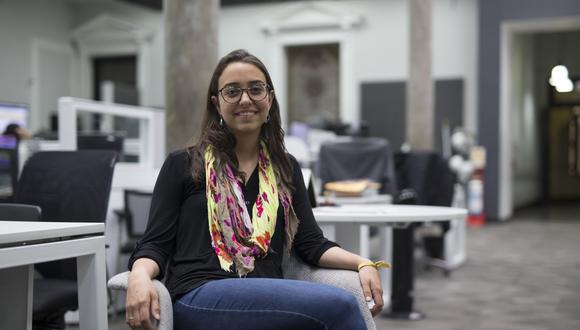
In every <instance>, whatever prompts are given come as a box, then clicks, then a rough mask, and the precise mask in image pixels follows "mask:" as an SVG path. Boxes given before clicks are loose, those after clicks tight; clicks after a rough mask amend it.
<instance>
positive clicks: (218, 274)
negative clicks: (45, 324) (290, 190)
mask: <svg viewBox="0 0 580 330" xmlns="http://www.w3.org/2000/svg"><path fill="white" fill-rule="evenodd" d="M290 158H291V160H292V163H293V168H294V173H293V176H292V182H293V185H294V187H295V191H294V194H293V198H292V204H293V206H294V211H295V212H296V215H297V216H298V219H300V224H299V226H298V231H297V233H296V236H295V238H294V246H293V248H294V250H295V252H296V253H297V254H298V256H299V257H301V258H302V259H303V260H304V261H305V262H307V263H309V264H312V265H317V264H318V261H319V259H320V257H321V256H322V254H323V253H324V252H325V251H326V250H328V249H329V248H331V247H333V246H336V245H337V244H336V243H334V242H331V241H329V240H327V239H326V238H324V236H323V235H322V231H321V230H320V228H319V227H318V225H317V223H316V221H315V219H314V215H313V214H312V209H311V207H310V203H309V200H308V195H307V192H306V188H305V186H304V181H303V178H302V171H301V170H300V166H299V165H298V163H297V162H296V160H295V159H294V157H290ZM191 163H192V159H191V155H190V153H189V152H187V151H186V150H181V151H176V152H174V153H172V154H170V155H169V156H168V157H167V159H166V160H165V163H164V164H163V167H162V168H161V171H160V172H159V176H158V178H157V182H156V183H155V189H154V190H153V198H152V201H151V209H150V212H149V221H148V224H147V230H146V231H145V233H144V235H143V237H142V238H141V239H140V240H139V242H138V243H137V244H136V246H135V250H134V251H133V254H132V256H131V258H130V259H129V269H131V268H132V266H133V263H134V262H135V260H137V259H139V258H143V257H146V258H150V259H152V260H154V261H155V262H156V263H157V265H158V266H159V270H160V274H159V276H158V278H163V277H165V285H166V286H167V288H168V290H169V292H170V294H171V297H172V299H173V300H174V301H175V299H178V298H179V297H180V296H181V295H183V294H185V293H187V292H188V291H190V290H192V289H194V288H196V287H199V286H201V285H202V284H204V283H206V282H208V281H211V280H218V279H225V278H235V277H238V274H237V272H235V271H233V272H226V271H224V270H222V269H221V267H220V264H219V261H218V258H217V256H216V254H215V252H214V250H213V248H212V246H211V239H210V234H209V229H208V216H207V198H206V191H205V188H206V187H205V181H203V182H195V181H194V179H193V177H192V174H191ZM258 180H259V179H258V171H257V168H256V170H254V172H253V173H252V174H251V176H250V178H249V179H248V181H247V183H246V185H245V186H243V193H244V199H245V202H246V207H247V208H248V212H249V214H250V216H251V215H252V212H251V210H252V207H253V205H254V202H255V201H256V197H257V195H258V183H259V182H258ZM285 241H286V235H285V229H284V209H283V207H282V203H280V206H279V207H278V214H277V220H276V229H275V231H274V234H273V236H272V241H271V246H270V251H268V254H267V255H266V256H265V257H264V258H262V259H258V258H256V260H255V264H254V270H253V271H252V272H251V273H249V274H248V277H269V278H282V277H283V274H282V258H283V255H284V245H285ZM166 267H167V268H166ZM166 269H167V274H165V270H166Z"/></svg>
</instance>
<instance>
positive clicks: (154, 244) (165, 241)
mask: <svg viewBox="0 0 580 330" xmlns="http://www.w3.org/2000/svg"><path fill="white" fill-rule="evenodd" d="M187 159H189V157H188V154H187V152H186V151H181V152H175V153H172V154H170V155H169V156H168V157H167V159H165V162H164V163H163V166H162V167H161V170H160V171H159V176H158V177H157V181H156V182H155V188H154V190H153V197H152V199H151V208H150V211H149V220H148V222H147V229H146V230H145V233H144V234H143V236H142V237H141V239H140V240H139V241H138V242H137V244H136V246H135V250H134V251H133V254H132V255H131V258H130V259H129V269H131V268H132V267H133V263H134V262H135V260H137V259H139V258H143V257H146V258H150V259H152V260H154V261H155V262H156V263H157V265H158V266H159V276H158V278H163V277H164V272H165V268H166V264H167V260H168V259H169V257H170V256H171V255H172V254H173V251H174V249H175V236H176V231H177V221H178V218H179V212H180V208H181V203H182V201H183V186H182V182H183V181H182V178H183V173H185V171H186V164H187Z"/></svg>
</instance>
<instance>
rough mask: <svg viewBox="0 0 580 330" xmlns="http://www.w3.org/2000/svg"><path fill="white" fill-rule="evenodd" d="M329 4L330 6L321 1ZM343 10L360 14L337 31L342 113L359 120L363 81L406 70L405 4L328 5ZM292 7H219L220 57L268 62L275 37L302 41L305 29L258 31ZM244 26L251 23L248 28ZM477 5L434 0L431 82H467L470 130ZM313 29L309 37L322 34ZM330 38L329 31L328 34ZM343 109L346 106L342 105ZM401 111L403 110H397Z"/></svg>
mask: <svg viewBox="0 0 580 330" xmlns="http://www.w3.org/2000/svg"><path fill="white" fill-rule="evenodd" d="M322 3H329V2H322ZM330 3H332V5H333V6H334V8H337V9H339V10H341V11H343V12H347V13H353V14H358V15H360V16H361V17H362V18H363V23H362V24H361V25H360V26H358V27H355V28H353V29H351V30H348V31H343V32H341V33H342V34H343V37H344V40H345V41H346V42H347V43H348V46H349V49H350V53H349V54H348V55H349V56H350V58H351V60H350V63H352V70H351V71H350V72H351V76H349V77H347V78H346V79H352V80H353V83H352V86H353V88H351V89H352V90H349V92H350V93H353V99H354V101H353V102H352V104H353V105H354V106H353V107H352V108H348V109H346V111H347V112H352V113H353V115H348V117H349V118H360V113H361V104H362V100H361V92H360V86H361V84H363V83H372V82H389V81H393V82H394V81H401V80H404V79H406V77H407V72H408V40H407V39H408V26H409V22H408V8H407V2H406V1H402V0H398V1H394V0H389V1H381V0H358V1H354V0H351V1H332V2H330ZM294 5H295V4H293V3H281V4H268V5H247V6H231V7H225V8H223V10H222V12H221V20H220V32H219V33H220V48H219V52H220V54H225V53H227V52H228V51H230V50H232V49H236V48H246V49H249V50H250V51H252V52H254V53H255V54H256V55H258V56H259V57H261V58H262V59H263V60H264V61H265V62H266V64H267V65H268V64H272V63H274V62H276V61H277V60H276V59H275V58H272V55H271V54H272V52H271V51H270V49H269V48H268V47H269V45H271V44H272V43H275V42H276V41H275V40H274V41H273V40H272V39H276V38H288V37H289V35H290V36H292V37H293V39H294V40H295V39H299V38H300V37H302V36H303V37H304V40H305V41H307V40H308V33H306V32H304V31H297V32H287V33H281V34H280V35H279V36H271V37H268V36H267V35H266V34H265V33H263V32H262V30H261V27H262V24H263V23H264V22H266V21H267V20H268V19H270V18H271V17H272V16H274V15H278V14H279V13H280V12H283V11H284V10H290V9H291V8H294V7H293V6H294ZM248 22H253V23H252V24H248ZM477 28H478V15H477V1H476V0H465V1H454V0H435V1H433V76H434V78H435V79H445V78H459V79H463V80H464V81H465V98H464V100H465V102H464V104H465V108H464V115H463V118H465V124H466V126H467V127H468V128H470V129H471V130H472V131H474V130H475V129H476V127H477V124H476V118H477V116H476V113H475V111H476V91H477V83H478V80H477V77H476V71H477V59H476V57H477V35H478V34H477ZM323 33H325V31H319V30H316V31H314V32H313V33H311V34H323ZM328 33H329V34H330V32H328ZM343 106H344V105H343ZM401 111H403V110H402V109H401Z"/></svg>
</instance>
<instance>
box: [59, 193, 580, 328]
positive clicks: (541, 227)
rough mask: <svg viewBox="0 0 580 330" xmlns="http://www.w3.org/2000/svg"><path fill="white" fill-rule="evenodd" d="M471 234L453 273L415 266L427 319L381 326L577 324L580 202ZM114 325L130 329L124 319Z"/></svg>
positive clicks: (536, 210)
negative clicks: (462, 260) (464, 255)
mask: <svg viewBox="0 0 580 330" xmlns="http://www.w3.org/2000/svg"><path fill="white" fill-rule="evenodd" d="M467 237H468V240H467V253H468V257H467V258H468V259H467V261H466V263H465V264H464V265H463V266H462V267H461V268H459V269H457V270H455V271H454V272H453V273H452V274H451V276H450V277H448V278H446V277H444V276H443V275H442V273H441V272H440V271H438V270H432V271H429V272H424V271H420V269H418V271H419V273H418V275H417V277H416V282H415V298H416V299H415V306H416V308H417V309H418V310H421V311H422V312H424V313H425V314H426V318H425V319H423V320H420V321H393V320H390V319H386V318H382V317H380V316H379V317H377V318H376V323H377V327H378V329H429V330H438V329H446V330H471V329H494V330H496V329H497V330H524V329H525V330H540V329H542V330H544V329H546V330H547V329H550V330H552V329H554V330H556V329H557V330H569V329H570V330H571V329H580V203H576V204H572V203H562V204H552V205H550V206H536V207H532V208H527V209H525V210H522V211H519V212H516V214H515V216H514V219H512V220H510V221H507V222H504V223H499V224H490V225H487V226H485V227H483V228H478V229H468V234H467ZM67 329H77V328H75V327H70V328H67ZM110 329H115V330H116V329H126V327H125V325H124V322H123V318H122V317H120V318H117V319H116V320H115V321H111V323H110Z"/></svg>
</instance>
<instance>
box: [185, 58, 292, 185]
mask: <svg viewBox="0 0 580 330" xmlns="http://www.w3.org/2000/svg"><path fill="white" fill-rule="evenodd" d="M237 62H242V63H248V64H252V65H254V66H255V67H257V68H258V69H260V71H262V73H263V74H264V76H265V77H266V83H267V84H268V86H269V87H270V91H273V90H274V85H273V83H272V79H271V78H270V74H269V73H268V70H267V69H266V66H265V65H264V63H262V61H260V60H259V59H258V58H257V57H256V56H254V55H252V54H250V53H249V52H248V51H246V50H243V49H238V50H234V51H232V52H230V53H229V54H227V55H226V56H224V57H222V58H221V60H220V61H219V63H218V64H217V66H216V68H215V70H214V72H213V75H212V77H211V81H210V84H209V89H208V91H207V104H206V111H205V114H204V118H203V121H202V124H201V135H200V137H199V140H198V141H197V143H196V144H195V145H193V146H192V147H191V148H190V153H192V175H193V177H194V179H195V180H196V181H199V180H205V174H204V173H205V168H204V161H203V160H204V155H203V153H204V152H205V149H206V148H207V146H209V145H211V146H213V147H214V150H215V158H216V164H215V165H216V170H217V171H218V175H219V174H222V173H224V165H225V164H230V166H231V167H232V170H233V171H234V174H235V175H236V176H238V177H242V178H243V173H241V172H240V171H239V168H238V160H237V157H236V155H235V152H234V148H235V146H236V138H235V136H234V135H233V134H232V132H230V130H229V129H228V128H227V125H223V126H222V125H220V114H219V112H218V111H217V109H216V107H215V105H214V104H213V102H212V100H211V98H212V96H215V97H219V95H218V94H219V92H218V88H219V86H218V80H219V78H220V76H221V75H222V73H223V72H224V70H225V68H226V67H227V66H228V65H230V64H231V63H237ZM271 95H272V96H271V97H273V98H274V99H273V100H272V106H271V108H270V112H269V116H270V120H268V121H267V122H266V123H264V124H263V125H262V128H261V131H260V138H261V139H262V140H264V141H266V143H267V145H268V151H269V152H270V158H271V160H272V165H273V167H274V171H275V173H276V175H277V177H278V180H282V183H283V184H284V185H285V186H286V187H287V188H288V189H291V190H293V189H294V187H293V185H292V173H293V166H292V162H291V161H290V159H289V158H288V155H287V153H286V148H285V146H284V130H283V129H282V125H281V119H280V105H279V104H278V100H277V99H276V96H275V94H274V93H271Z"/></svg>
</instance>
